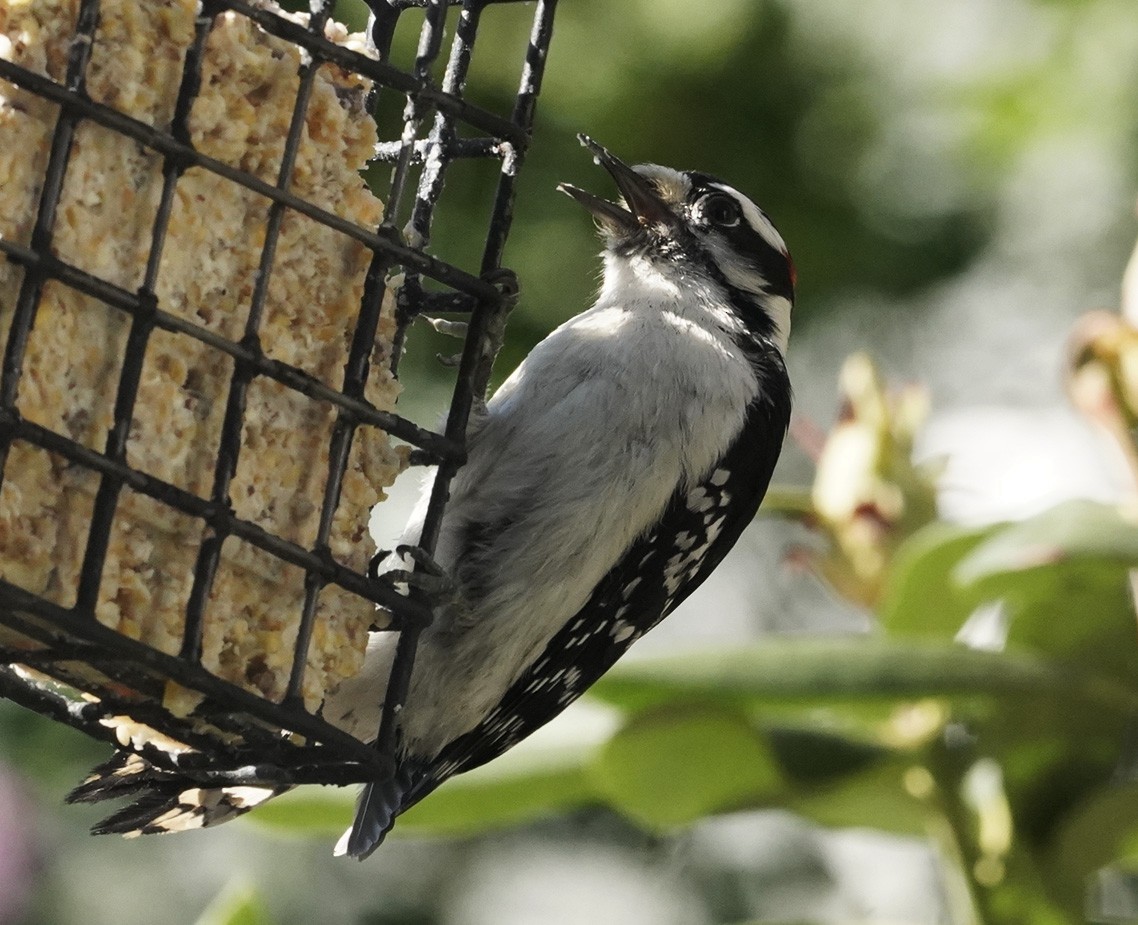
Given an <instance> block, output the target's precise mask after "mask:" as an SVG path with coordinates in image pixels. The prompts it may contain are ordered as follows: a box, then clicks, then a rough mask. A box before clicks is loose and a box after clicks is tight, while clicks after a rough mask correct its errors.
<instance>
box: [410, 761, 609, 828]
mask: <svg viewBox="0 0 1138 925" xmlns="http://www.w3.org/2000/svg"><path fill="white" fill-rule="evenodd" d="M583 757H584V756H582V755H568V754H567V755H566V757H565V762H564V765H563V766H562V767H552V766H549V765H543V766H542V765H534V766H532V767H528V768H527V767H525V766H519V765H517V764H516V763H514V764H513V765H511V764H510V763H509V762H507V763H506V764H507V767H506V769H505V770H503V769H502V768H499V767H498V764H499V762H502V761H503V759H501V758H499V759H497V760H496V761H494V762H491V763H490V764H488V765H486V766H484V767H482V768H477V769H475V770H473V771H470V772H468V773H466V774H460V775H459V776H457V777H453V778H451V779H450V780H448V781H447V782H446V783H445V784H444V785H443V786H442V787H440V788H439V789H438V790H437V791H435V792H434V793H433V794H431V795H430V796H429V797H427V799H425V800H424V801H423V802H422V803H419V804H417V805H416V806H413V807H412V808H411V809H409V810H408V811H407V812H406V813H404V814H403V815H402V816H400V817H399V824H398V825H397V826H396V828H395V834H396V835H416V834H436V835H443V834H446V835H460V834H471V833H475V832H481V831H484V830H486V829H490V828H497V827H501V826H508V825H518V824H520V823H522V822H527V821H529V820H531V819H536V818H538V817H540V816H542V815H545V814H548V813H550V812H553V811H556V810H563V809H568V808H570V807H574V806H581V805H584V804H587V803H589V802H592V801H593V799H594V797H593V791H592V789H591V787H590V786H589V784H588V781H587V780H586V777H585V775H584V773H583V772H582V769H581V765H582V759H583Z"/></svg>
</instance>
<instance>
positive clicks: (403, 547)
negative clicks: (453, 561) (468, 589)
mask: <svg viewBox="0 0 1138 925" xmlns="http://www.w3.org/2000/svg"><path fill="white" fill-rule="evenodd" d="M392 553H394V554H395V555H396V556H398V557H399V558H400V559H403V560H410V561H411V564H412V566H413V567H412V568H391V569H386V570H384V571H380V566H381V565H382V564H383V563H384V562H385V561H386V560H387V559H388V557H389V556H391V555H392ZM368 577H369V578H371V579H372V580H373V581H382V582H384V583H385V584H390V585H392V586H393V587H394V588H395V589H396V590H397V591H399V592H400V593H402V594H409V593H410V592H411V590H416V591H420V592H422V593H423V594H425V595H427V596H428V597H429V598H430V599H431V600H432V601H433V602H438V603H440V604H446V603H447V602H449V601H450V600H451V599H455V598H457V592H456V590H455V586H454V580H453V579H452V578H451V576H450V573H449V572H447V570H446V569H445V568H443V567H442V566H441V565H439V563H438V562H436V561H435V559H434V557H433V556H431V554H430V553H428V552H427V551H426V550H425V549H423V548H422V547H420V546H412V545H410V544H407V543H402V544H400V545H399V546H396V547H395V549H394V550H391V549H381V550H380V551H379V552H377V553H376V554H375V555H374V556H373V557H372V560H371V562H370V563H368Z"/></svg>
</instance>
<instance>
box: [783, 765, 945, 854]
mask: <svg viewBox="0 0 1138 925" xmlns="http://www.w3.org/2000/svg"><path fill="white" fill-rule="evenodd" d="M909 767H911V763H910V762H904V761H900V760H896V759H895V760H892V761H886V762H879V763H875V764H874V765H873V766H871V767H869V768H866V769H865V770H863V771H860V772H858V773H855V774H851V775H849V776H848V777H844V778H842V779H841V780H838V781H835V782H834V783H832V784H830V785H828V786H823V787H817V788H801V789H799V790H797V791H796V792H795V793H794V794H793V795H792V796H791V797H790V798H789V799H788V800H787V801H786V802H784V803H783V804H782V805H783V806H784V807H785V808H786V809H789V810H791V811H793V812H796V813H798V814H799V815H801V816H804V817H805V818H807V819H809V820H811V821H812V822H816V823H818V824H819V825H824V826H828V827H830V828H851V827H856V828H873V829H879V830H881V831H884V832H892V833H894V834H896V835H925V834H926V833H927V831H928V819H929V810H928V808H927V807H926V806H925V805H924V804H923V803H922V802H921V801H920V800H917V799H915V798H914V797H912V796H911V795H910V794H909V793H908V792H907V791H906V790H905V787H904V775H905V771H906V770H907V769H908V768H909Z"/></svg>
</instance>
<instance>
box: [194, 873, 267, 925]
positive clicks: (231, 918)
mask: <svg viewBox="0 0 1138 925" xmlns="http://www.w3.org/2000/svg"><path fill="white" fill-rule="evenodd" d="M272 921H273V919H272V917H271V916H270V915H269V912H268V910H267V909H266V908H265V904H264V902H263V901H262V900H261V897H260V895H259V894H258V893H257V891H256V890H255V889H254V888H253V887H252V886H250V885H249V884H247V883H244V882H240V881H238V882H235V883H230V884H229V885H227V886H226V887H225V888H224V889H222V891H221V892H220V893H219V894H218V895H217V897H216V898H215V899H214V900H213V902H211V903H210V904H209V906H207V907H206V910H205V911H204V912H203V913H202V914H201V916H199V917H198V920H197V923H196V925H271V923H272Z"/></svg>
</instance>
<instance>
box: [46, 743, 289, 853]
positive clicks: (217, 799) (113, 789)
mask: <svg viewBox="0 0 1138 925" xmlns="http://www.w3.org/2000/svg"><path fill="white" fill-rule="evenodd" d="M289 789H291V788H289V787H288V786H285V785H280V786H277V787H259V786H230V787H199V786H197V785H196V784H195V783H194V782H192V781H190V780H188V779H186V778H185V777H182V776H180V775H178V774H176V773H173V772H171V771H164V770H162V769H161V768H157V767H155V766H154V765H153V764H151V763H150V762H149V761H147V760H146V759H145V758H142V757H140V756H139V755H135V754H131V753H124V752H119V753H116V754H115V756H114V757H113V758H111V760H110V761H108V762H106V763H105V764H101V765H99V766H98V767H97V768H95V769H94V770H93V771H92V772H91V774H90V775H88V777H87V779H86V780H84V781H83V782H82V783H81V784H79V786H78V787H76V788H75V789H74V790H72V791H71V793H69V794H68V795H67V798H66V799H67V802H68V803H98V802H102V801H103V800H115V799H128V800H131V801H132V802H131V803H130V805H128V806H126V807H124V808H122V809H120V810H118V811H117V812H114V813H112V814H111V815H110V816H108V817H107V818H106V819H104V820H102V821H101V822H98V823H96V824H95V825H94V826H92V827H91V832H92V833H93V834H95V835H110V834H117V835H125V836H126V837H127V838H133V837H135V836H138V835H151V834H157V833H161V832H184V831H187V830H189V829H201V828H206V827H207V826H214V825H220V824H221V823H223V822H228V821H229V820H230V819H235V818H237V817H238V816H242V815H244V814H245V813H247V812H248V811H249V810H251V809H253V808H254V807H256V806H260V805H261V804H262V803H264V802H265V801H266V800H269V799H272V798H273V797H275V796H278V795H280V794H282V793H284V792H285V791H286V790H289Z"/></svg>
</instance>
